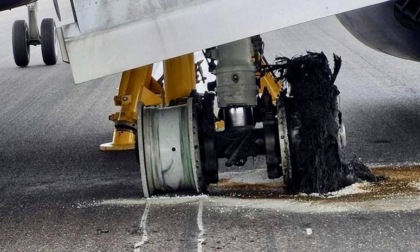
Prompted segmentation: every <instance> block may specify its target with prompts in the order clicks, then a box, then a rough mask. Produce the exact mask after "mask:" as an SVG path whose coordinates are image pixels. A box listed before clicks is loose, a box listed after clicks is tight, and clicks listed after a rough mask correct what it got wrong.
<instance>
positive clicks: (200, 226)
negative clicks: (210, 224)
mask: <svg viewBox="0 0 420 252" xmlns="http://www.w3.org/2000/svg"><path fill="white" fill-rule="evenodd" d="M197 226H198V230H199V231H200V233H198V237H197V252H202V251H203V244H204V241H205V240H206V239H205V238H204V227H203V200H200V201H199V203H198V213H197Z"/></svg>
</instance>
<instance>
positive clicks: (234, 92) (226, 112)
mask: <svg viewBox="0 0 420 252" xmlns="http://www.w3.org/2000/svg"><path fill="white" fill-rule="evenodd" d="M217 49H218V65H217V68H216V70H215V74H216V80H217V89H216V92H217V97H218V106H219V108H221V109H222V115H223V119H224V121H225V127H226V128H227V129H228V128H235V127H246V126H253V125H254V123H255V122H254V118H253V112H252V107H253V106H256V105H257V98H256V95H257V87H256V85H255V72H256V70H255V67H254V64H253V63H252V61H251V60H252V55H253V47H252V43H251V38H246V39H242V40H238V41H235V42H231V43H228V44H224V45H221V46H218V47H217Z"/></svg>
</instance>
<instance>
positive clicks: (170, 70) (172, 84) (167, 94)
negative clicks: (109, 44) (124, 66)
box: [99, 53, 196, 151]
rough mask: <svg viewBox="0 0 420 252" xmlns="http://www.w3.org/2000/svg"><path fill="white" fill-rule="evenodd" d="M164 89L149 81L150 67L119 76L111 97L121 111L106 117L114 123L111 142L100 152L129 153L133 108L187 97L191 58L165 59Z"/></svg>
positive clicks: (192, 70) (132, 145) (134, 118)
mask: <svg viewBox="0 0 420 252" xmlns="http://www.w3.org/2000/svg"><path fill="white" fill-rule="evenodd" d="M163 64H164V82H165V89H164V88H163V87H162V86H161V85H160V84H159V83H158V82H157V81H156V80H155V79H153V78H152V69H153V66H152V65H148V66H143V67H139V68H136V69H132V70H129V71H126V72H124V73H123V75H122V77H121V82H120V88H119V92H118V95H117V96H115V97H114V102H115V105H116V106H121V111H120V112H117V113H115V114H112V115H110V116H109V119H110V120H111V121H114V122H115V129H114V133H113V137H112V142H110V143H105V144H101V145H100V147H99V148H100V150H102V151H120V150H132V149H134V148H135V144H136V137H135V134H134V130H135V129H136V124H137V107H138V103H139V102H142V103H144V104H145V105H146V106H158V105H160V106H163V107H164V106H166V105H168V104H169V102H170V101H171V100H177V99H178V98H182V97H188V96H189V95H190V93H191V91H192V90H193V89H195V84H196V72H195V63H194V55H193V54H192V53H191V54H187V55H184V56H180V57H176V58H172V59H168V60H165V61H164V62H163Z"/></svg>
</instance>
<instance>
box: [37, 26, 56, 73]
mask: <svg viewBox="0 0 420 252" xmlns="http://www.w3.org/2000/svg"><path fill="white" fill-rule="evenodd" d="M56 34H57V33H56V31H55V22H54V19H52V18H45V19H43V20H42V22H41V51H42V59H43V60H44V63H45V65H55V64H56V63H57V58H58V46H57V35H56Z"/></svg>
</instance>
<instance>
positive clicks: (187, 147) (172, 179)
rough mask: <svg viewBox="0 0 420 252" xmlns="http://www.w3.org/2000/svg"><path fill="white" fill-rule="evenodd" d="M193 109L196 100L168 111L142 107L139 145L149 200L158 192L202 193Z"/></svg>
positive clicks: (145, 192)
mask: <svg viewBox="0 0 420 252" xmlns="http://www.w3.org/2000/svg"><path fill="white" fill-rule="evenodd" d="M192 108H193V106H192V99H189V100H188V102H187V104H185V105H179V106H173V107H168V108H156V107H145V106H141V108H140V110H139V112H140V113H139V118H138V146H139V157H140V158H139V161H140V172H141V177H142V187H143V193H144V196H145V197H150V196H152V195H154V194H156V193H158V192H161V193H170V192H178V191H189V192H196V193H200V192H201V190H200V187H199V185H198V175H201V168H200V167H201V166H200V159H199V147H198V132H197V131H196V128H197V126H196V123H194V120H193V111H192Z"/></svg>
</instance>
